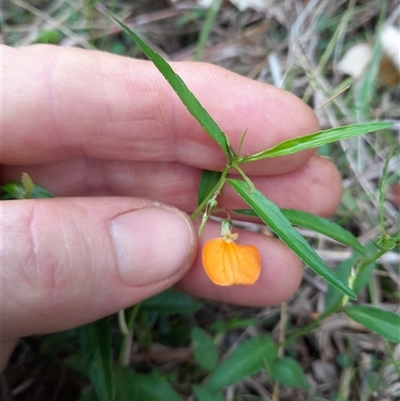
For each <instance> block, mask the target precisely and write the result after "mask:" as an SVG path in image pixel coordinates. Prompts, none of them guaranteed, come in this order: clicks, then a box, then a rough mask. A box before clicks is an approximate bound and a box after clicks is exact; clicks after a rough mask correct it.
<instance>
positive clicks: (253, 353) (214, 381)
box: [207, 334, 278, 389]
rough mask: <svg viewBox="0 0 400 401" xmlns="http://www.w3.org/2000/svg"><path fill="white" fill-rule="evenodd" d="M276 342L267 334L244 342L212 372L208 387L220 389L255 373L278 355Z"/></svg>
mask: <svg viewBox="0 0 400 401" xmlns="http://www.w3.org/2000/svg"><path fill="white" fill-rule="evenodd" d="M277 354H278V350H277V347H276V345H275V343H274V342H273V341H272V340H271V338H270V337H268V336H266V335H263V334H261V335H259V336H257V337H253V338H250V339H248V340H246V341H244V342H242V343H241V344H240V345H238V347H237V348H236V349H235V350H234V351H232V353H231V354H230V355H229V356H228V357H227V358H226V359H224V360H223V361H222V362H221V363H220V364H219V365H218V366H217V368H216V369H215V371H214V372H213V373H212V374H211V376H210V379H209V381H208V382H207V387H208V388H210V389H219V388H223V387H228V386H230V385H232V384H234V383H237V382H239V381H240V380H242V379H244V378H245V377H246V376H250V375H254V374H256V373H258V372H259V371H260V370H261V369H263V368H265V365H266V364H267V365H270V364H271V363H272V361H273V360H274V359H275V358H276V357H277Z"/></svg>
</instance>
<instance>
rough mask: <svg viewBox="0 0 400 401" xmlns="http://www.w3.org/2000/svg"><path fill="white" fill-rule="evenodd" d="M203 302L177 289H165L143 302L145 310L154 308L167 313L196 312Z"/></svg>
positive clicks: (153, 309) (142, 306)
mask: <svg viewBox="0 0 400 401" xmlns="http://www.w3.org/2000/svg"><path fill="white" fill-rule="evenodd" d="M202 306H203V304H202V303H201V302H199V301H196V300H195V299H194V298H192V297H190V296H189V295H186V294H183V293H182V292H179V291H176V290H171V289H169V290H165V291H163V292H160V293H159V294H157V295H154V296H153V297H151V298H147V299H146V300H144V301H143V302H142V303H141V308H142V309H143V310H152V311H157V312H166V313H185V314H189V313H194V312H196V311H198V310H199V309H200V308H202Z"/></svg>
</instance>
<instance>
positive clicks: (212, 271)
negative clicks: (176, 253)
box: [203, 238, 261, 286]
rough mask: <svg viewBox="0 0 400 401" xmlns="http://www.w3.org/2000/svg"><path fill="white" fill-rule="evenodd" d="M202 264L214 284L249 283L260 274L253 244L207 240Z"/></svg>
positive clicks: (221, 239) (252, 282) (257, 257)
mask: <svg viewBox="0 0 400 401" xmlns="http://www.w3.org/2000/svg"><path fill="white" fill-rule="evenodd" d="M203 266H204V269H205V271H206V273H207V275H208V277H209V278H210V279H211V281H212V282H213V283H215V284H218V285H222V286H228V285H233V284H244V285H251V284H254V283H255V281H256V280H257V279H258V276H259V275H260V270H261V263H260V253H259V251H258V249H257V248H256V247H255V246H254V245H239V244H236V243H235V242H226V241H225V240H224V239H223V238H216V239H212V240H209V241H207V242H206V243H205V245H204V247H203Z"/></svg>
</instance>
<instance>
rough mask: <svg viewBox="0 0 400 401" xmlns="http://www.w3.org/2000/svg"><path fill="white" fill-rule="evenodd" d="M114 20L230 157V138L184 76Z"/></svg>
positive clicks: (123, 25) (129, 30) (119, 22)
mask: <svg viewBox="0 0 400 401" xmlns="http://www.w3.org/2000/svg"><path fill="white" fill-rule="evenodd" d="M114 21H115V22H116V23H117V24H118V25H120V26H121V28H122V29H123V30H124V31H125V32H126V34H127V35H129V37H130V38H131V39H132V40H133V41H135V43H136V44H137V45H138V46H139V47H140V49H141V50H142V52H143V53H144V54H145V55H146V56H147V57H148V58H149V59H150V60H151V61H152V62H153V63H154V65H155V66H156V67H157V69H158V70H159V71H160V72H161V74H162V75H163V76H164V78H165V79H166V80H167V81H168V83H169V84H170V85H171V87H172V88H173V90H174V91H175V92H176V94H177V95H178V96H179V98H180V99H181V101H182V103H183V104H184V105H185V106H186V108H187V109H188V110H189V112H190V114H192V116H193V117H194V118H195V119H196V120H197V121H198V122H199V123H200V125H201V127H202V128H203V129H204V130H205V131H206V132H207V133H208V134H209V135H210V136H211V138H213V139H214V140H215V141H216V142H217V143H218V145H219V146H220V147H221V149H222V150H223V152H224V153H225V155H226V156H227V157H228V158H230V157H231V156H233V155H232V151H231V148H230V146H229V142H228V138H227V137H226V135H225V134H224V133H223V132H222V131H221V129H220V128H219V127H218V125H217V123H216V122H215V121H214V120H213V118H212V117H211V116H210V115H209V114H208V112H207V110H206V109H205V108H204V107H203V106H202V105H201V104H200V102H199V101H198V100H197V98H196V97H195V96H194V95H193V93H192V92H190V90H189V88H188V87H187V86H186V84H185V82H183V80H182V78H181V77H180V76H179V75H178V74H176V73H175V72H174V70H173V69H172V68H171V66H170V65H169V64H168V63H167V62H166V61H165V60H164V59H163V58H162V57H161V56H160V55H159V54H158V53H156V52H155V51H154V50H153V49H152V48H151V47H150V46H149V45H148V44H147V43H146V42H145V41H143V40H142V39H141V38H140V37H139V36H138V35H136V33H134V32H133V31H132V30H131V29H129V28H128V27H127V26H126V25H125V24H123V23H122V22H121V21H118V20H117V19H115V18H114Z"/></svg>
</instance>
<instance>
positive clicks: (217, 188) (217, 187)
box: [190, 164, 232, 220]
mask: <svg viewBox="0 0 400 401" xmlns="http://www.w3.org/2000/svg"><path fill="white" fill-rule="evenodd" d="M231 168H232V166H231V164H227V165H226V167H225V169H224V171H223V172H222V175H221V177H220V179H219V181H218V182H217V184H216V185H215V186H214V188H213V189H212V190H211V191H210V193H209V194H208V195H207V196H206V197H205V198H204V199H203V202H201V203H200V205H199V206H197V208H196V210H195V211H194V212H193V213H192V214H191V215H190V218H191V219H192V220H194V219H195V218H196V217H197V216H198V215H199V214H200V213H201V212H202V211H203V209H204V208H205V207H206V205H207V202H208V201H209V200H210V199H211V198H212V197H213V196H214V194H215V193H217V192H219V191H220V190H221V189H222V187H223V186H224V184H225V181H226V178H227V176H228V172H229V170H230V169H231Z"/></svg>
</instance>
